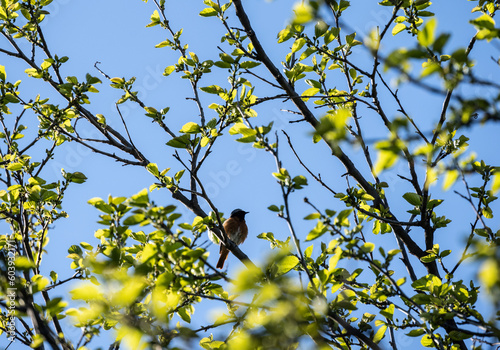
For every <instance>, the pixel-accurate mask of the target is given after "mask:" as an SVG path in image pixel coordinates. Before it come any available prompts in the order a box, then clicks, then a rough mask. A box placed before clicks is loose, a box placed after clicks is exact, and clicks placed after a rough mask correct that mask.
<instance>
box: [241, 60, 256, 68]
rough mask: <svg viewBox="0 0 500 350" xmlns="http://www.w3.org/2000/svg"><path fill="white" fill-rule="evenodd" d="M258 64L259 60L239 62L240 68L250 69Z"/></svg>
mask: <svg viewBox="0 0 500 350" xmlns="http://www.w3.org/2000/svg"><path fill="white" fill-rule="evenodd" d="M259 65H260V62H255V61H245V62H241V63H240V67H241V68H245V69H250V68H254V67H257V66H259Z"/></svg>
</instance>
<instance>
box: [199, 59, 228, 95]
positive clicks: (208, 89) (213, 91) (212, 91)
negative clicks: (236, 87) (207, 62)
mask: <svg viewBox="0 0 500 350" xmlns="http://www.w3.org/2000/svg"><path fill="white" fill-rule="evenodd" d="M227 64H228V63H227ZM215 65H216V66H217V62H215ZM228 65H229V67H227V68H230V67H231V65H230V64H228ZM224 68H226V67H224ZM200 90H201V91H203V92H206V93H209V94H217V95H218V94H220V93H221V92H224V89H223V88H221V87H220V86H217V85H210V86H205V87H201V88H200Z"/></svg>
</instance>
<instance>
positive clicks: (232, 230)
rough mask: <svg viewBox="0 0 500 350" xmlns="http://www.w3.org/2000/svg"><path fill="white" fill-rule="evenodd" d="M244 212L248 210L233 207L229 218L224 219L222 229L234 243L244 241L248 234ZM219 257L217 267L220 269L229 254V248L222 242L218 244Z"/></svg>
mask: <svg viewBox="0 0 500 350" xmlns="http://www.w3.org/2000/svg"><path fill="white" fill-rule="evenodd" d="M245 214H248V211H243V210H241V209H235V210H233V211H232V212H231V216H230V217H229V219H227V220H226V221H224V224H223V225H222V226H224V231H226V235H227V236H228V237H229V239H230V240H231V241H233V242H234V243H236V244H238V245H239V244H241V243H243V242H244V241H245V239H246V238H247V235H248V227H247V224H246V223H245ZM219 254H220V258H219V261H218V262H217V268H218V269H222V268H223V267H224V262H225V261H226V259H227V255H228V254H229V249H227V248H226V247H225V246H224V244H223V243H221V244H220V251H219Z"/></svg>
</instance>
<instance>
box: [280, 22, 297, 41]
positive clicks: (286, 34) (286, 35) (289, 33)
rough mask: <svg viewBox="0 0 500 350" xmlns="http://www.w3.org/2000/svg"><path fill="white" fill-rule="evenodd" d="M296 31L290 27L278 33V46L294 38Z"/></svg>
mask: <svg viewBox="0 0 500 350" xmlns="http://www.w3.org/2000/svg"><path fill="white" fill-rule="evenodd" d="M294 32H295V31H294V30H293V27H292V26H288V27H286V28H285V29H283V30H282V31H280V32H279V33H278V44H281V43H283V42H285V41H287V40H289V39H290V38H291V37H293V34H294Z"/></svg>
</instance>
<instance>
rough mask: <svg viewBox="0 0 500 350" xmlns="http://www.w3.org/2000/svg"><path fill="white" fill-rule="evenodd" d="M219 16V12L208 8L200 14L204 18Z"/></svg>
mask: <svg viewBox="0 0 500 350" xmlns="http://www.w3.org/2000/svg"><path fill="white" fill-rule="evenodd" d="M217 14H218V12H217V10H215V9H213V8H211V7H207V8H206V9H203V10H202V11H201V12H200V16H202V17H213V16H217Z"/></svg>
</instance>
